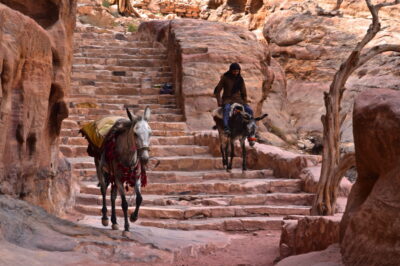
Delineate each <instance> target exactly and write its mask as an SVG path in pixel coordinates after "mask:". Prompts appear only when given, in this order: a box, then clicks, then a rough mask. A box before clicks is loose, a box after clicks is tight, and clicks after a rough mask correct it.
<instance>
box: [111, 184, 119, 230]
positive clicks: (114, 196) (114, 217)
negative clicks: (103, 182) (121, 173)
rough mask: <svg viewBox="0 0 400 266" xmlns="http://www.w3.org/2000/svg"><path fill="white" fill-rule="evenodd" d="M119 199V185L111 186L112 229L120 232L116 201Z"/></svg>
mask: <svg viewBox="0 0 400 266" xmlns="http://www.w3.org/2000/svg"><path fill="white" fill-rule="evenodd" d="M116 199H117V185H116V184H113V185H111V223H112V229H113V230H118V223H117V215H116V213H115V200H116Z"/></svg>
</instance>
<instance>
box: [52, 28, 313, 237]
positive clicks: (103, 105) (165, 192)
mask: <svg viewBox="0 0 400 266" xmlns="http://www.w3.org/2000/svg"><path fill="white" fill-rule="evenodd" d="M171 81H172V73H171V69H170V67H169V65H168V61H167V51H166V49H165V48H164V47H163V46H162V44H160V43H157V42H145V41H140V40H139V39H138V37H137V35H135V34H132V35H131V34H129V35H124V34H121V33H115V32H107V31H106V32H101V31H100V30H95V29H94V28H90V27H88V28H85V29H83V28H78V32H76V35H75V54H74V61H73V74H72V93H71V94H70V95H69V105H70V106H69V107H70V116H69V117H68V119H67V120H65V121H64V122H63V127H62V132H61V146H60V149H61V151H62V153H63V154H64V155H65V156H66V157H67V158H68V160H69V161H70V162H71V164H72V168H73V174H74V175H75V176H77V177H78V178H79V180H80V181H81V190H80V194H79V195H78V197H77V202H76V210H78V211H79V212H81V213H83V214H85V215H89V216H97V217H98V220H99V223H100V213H101V212H100V209H101V196H100V190H99V188H98V187H97V182H96V180H97V179H96V171H95V167H94V162H93V158H91V157H88V155H87V153H86V148H87V142H86V140H85V139H84V138H83V137H81V136H79V135H78V130H79V127H80V125H82V123H85V122H87V121H90V120H93V119H97V118H100V117H102V116H106V115H124V116H125V107H126V106H127V107H130V109H131V110H133V111H134V112H141V111H143V109H144V108H145V106H147V105H148V106H150V107H151V110H152V117H151V123H150V126H151V128H152V130H153V137H152V140H151V152H150V155H151V156H154V157H157V158H158V160H159V162H160V164H159V165H158V166H157V167H156V168H151V167H150V168H151V169H149V171H148V176H149V182H148V185H147V186H146V187H145V188H143V190H142V191H143V194H144V196H143V197H144V201H143V204H142V207H141V210H140V215H139V220H138V221H137V223H138V224H140V225H144V226H154V227H160V228H168V229H184V230H194V229H206V230H210V229H211V230H212V229H214V230H223V231H253V230H270V229H280V227H281V220H282V218H283V217H284V216H285V215H308V214H309V212H310V204H311V202H312V199H313V195H312V194H309V193H303V192H302V191H301V187H302V183H301V182H302V181H301V180H299V179H282V178H279V179H278V178H275V177H274V176H273V175H272V171H271V170H268V169H264V170H249V171H247V172H245V173H242V171H241V170H240V169H238V167H240V162H241V160H239V158H235V160H234V167H236V169H234V170H233V171H232V173H227V172H225V171H224V170H223V167H222V162H221V159H220V158H219V157H214V156H213V155H212V154H211V153H210V151H209V148H208V147H207V146H200V145H197V144H196V142H195V138H194V136H193V133H192V132H189V131H188V130H187V127H186V124H185V122H184V115H183V113H182V110H181V109H180V108H179V107H178V106H177V102H176V99H175V96H174V95H159V93H158V92H159V90H160V86H161V85H162V84H164V83H165V82H171ZM128 194H129V195H132V190H131V191H130V192H128ZM128 198H129V199H130V202H129V203H130V206H134V196H128ZM117 205H118V206H119V205H120V202H118V203H117ZM131 209H133V208H131ZM117 214H118V215H121V214H122V211H121V208H120V207H118V210H117Z"/></svg>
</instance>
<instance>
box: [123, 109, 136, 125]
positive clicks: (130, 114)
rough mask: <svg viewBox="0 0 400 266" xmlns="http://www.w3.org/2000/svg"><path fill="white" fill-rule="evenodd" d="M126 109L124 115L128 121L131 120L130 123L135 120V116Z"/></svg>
mask: <svg viewBox="0 0 400 266" xmlns="http://www.w3.org/2000/svg"><path fill="white" fill-rule="evenodd" d="M125 109H126V114H127V115H128V117H129V120H131V121H132V122H133V121H135V120H136V116H135V115H134V114H132V113H131V111H129V109H128V107H125Z"/></svg>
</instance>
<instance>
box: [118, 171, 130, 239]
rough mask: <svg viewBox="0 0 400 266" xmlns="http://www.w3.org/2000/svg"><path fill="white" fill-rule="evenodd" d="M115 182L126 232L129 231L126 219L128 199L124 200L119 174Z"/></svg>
mask: <svg viewBox="0 0 400 266" xmlns="http://www.w3.org/2000/svg"><path fill="white" fill-rule="evenodd" d="M115 184H116V185H117V187H118V190H119V195H120V196H121V207H122V210H123V212H124V229H125V231H126V232H128V231H129V221H128V201H127V200H126V196H125V191H124V185H123V184H122V183H121V176H120V175H117V176H116V177H115Z"/></svg>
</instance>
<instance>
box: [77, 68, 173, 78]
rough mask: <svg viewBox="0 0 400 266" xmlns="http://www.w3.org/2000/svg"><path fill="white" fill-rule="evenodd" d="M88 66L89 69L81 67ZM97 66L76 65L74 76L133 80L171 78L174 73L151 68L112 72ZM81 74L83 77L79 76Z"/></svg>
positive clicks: (125, 69)
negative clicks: (127, 78) (130, 78)
mask: <svg viewBox="0 0 400 266" xmlns="http://www.w3.org/2000/svg"><path fill="white" fill-rule="evenodd" d="M81 66H87V68H84V67H81ZM95 66H96V65H94V66H93V65H76V67H73V70H72V75H74V76H77V77H81V76H89V75H92V76H96V77H101V76H107V77H114V76H115V77H133V78H157V77H171V76H172V72H171V71H166V70H165V69H162V68H157V69H154V70H152V69H151V68H147V69H146V71H145V70H144V69H140V70H132V69H131V68H124V69H121V70H112V69H110V70H109V69H97V68H96V67H95ZM77 74H80V75H81V76H79V75H77Z"/></svg>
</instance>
